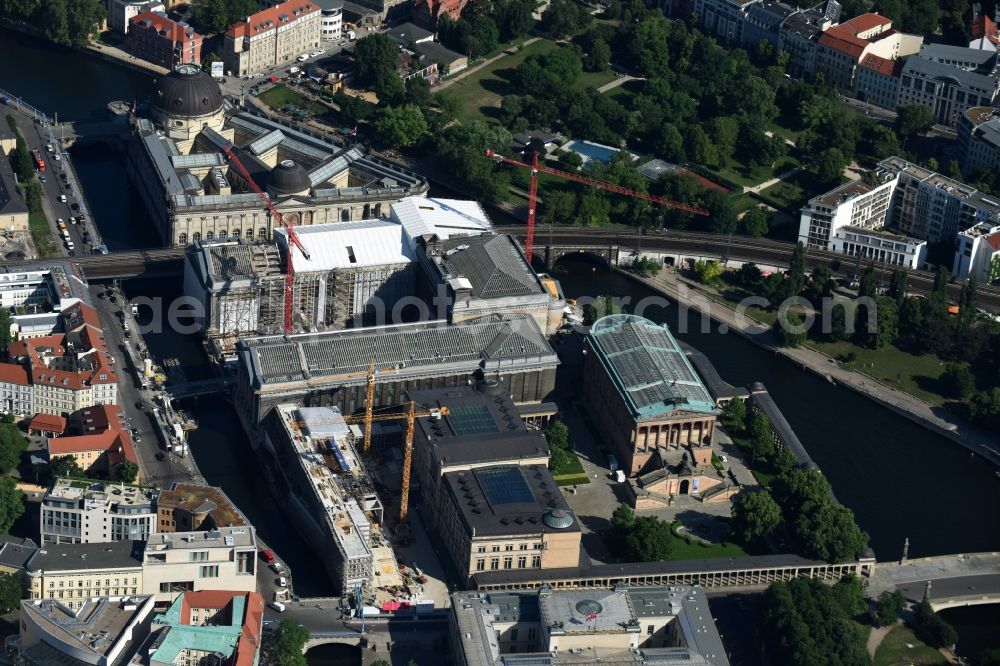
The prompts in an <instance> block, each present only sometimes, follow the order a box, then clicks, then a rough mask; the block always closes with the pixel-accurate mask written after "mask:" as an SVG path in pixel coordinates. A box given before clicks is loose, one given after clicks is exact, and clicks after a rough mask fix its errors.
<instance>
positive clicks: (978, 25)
mask: <svg viewBox="0 0 1000 666" xmlns="http://www.w3.org/2000/svg"><path fill="white" fill-rule="evenodd" d="M969 29H970V31H971V32H972V38H973V39H982V38H983V37H985V38H986V39H988V40H990V41H991V42H993V43H994V44H997V43H998V42H1000V32H998V30H997V24H996V23H994V22H993V21H992V19H990V17H989V16H980V17H978V18H974V19H972V24H971V25H970V26H969Z"/></svg>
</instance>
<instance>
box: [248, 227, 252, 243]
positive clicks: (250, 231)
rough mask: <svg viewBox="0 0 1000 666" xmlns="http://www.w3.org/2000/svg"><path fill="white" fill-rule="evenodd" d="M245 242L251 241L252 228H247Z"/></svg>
mask: <svg viewBox="0 0 1000 666" xmlns="http://www.w3.org/2000/svg"><path fill="white" fill-rule="evenodd" d="M247 240H253V227H247Z"/></svg>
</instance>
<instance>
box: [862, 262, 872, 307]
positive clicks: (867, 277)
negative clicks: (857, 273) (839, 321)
mask: <svg viewBox="0 0 1000 666" xmlns="http://www.w3.org/2000/svg"><path fill="white" fill-rule="evenodd" d="M858 296H862V297H864V296H867V297H868V298H875V262H873V261H872V262H869V263H868V266H866V267H865V272H864V273H862V274H861V279H860V280H859V281H858Z"/></svg>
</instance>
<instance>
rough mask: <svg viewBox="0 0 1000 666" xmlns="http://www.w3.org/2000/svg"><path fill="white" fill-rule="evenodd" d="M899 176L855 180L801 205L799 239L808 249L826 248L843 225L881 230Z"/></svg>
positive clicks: (886, 219)
mask: <svg viewBox="0 0 1000 666" xmlns="http://www.w3.org/2000/svg"><path fill="white" fill-rule="evenodd" d="M897 182H898V178H897V177H895V176H893V175H889V174H886V175H883V176H881V177H879V175H878V174H875V177H874V178H871V179H870V180H855V181H852V182H849V183H845V184H843V185H841V186H839V187H835V188H834V189H832V190H830V191H829V192H827V193H826V194H821V195H820V196H817V197H813V198H812V199H810V200H809V201H808V202H807V203H806V205H805V206H803V207H802V210H801V215H800V218H799V242H800V243H802V244H803V245H804V246H806V247H809V248H816V249H818V250H829V249H830V247H831V243H832V242H833V238H834V235H835V234H836V233H837V231H838V230H839V229H841V228H843V227H848V226H850V227H856V228H859V229H881V228H882V227H884V226H885V225H886V224H887V221H888V216H889V211H890V208H891V204H892V195H893V192H894V190H895V187H896V183H897Z"/></svg>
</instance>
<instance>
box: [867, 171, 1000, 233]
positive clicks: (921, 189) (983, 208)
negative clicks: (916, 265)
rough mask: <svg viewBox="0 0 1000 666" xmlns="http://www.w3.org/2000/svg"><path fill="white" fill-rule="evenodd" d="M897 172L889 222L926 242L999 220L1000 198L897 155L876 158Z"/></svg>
mask: <svg viewBox="0 0 1000 666" xmlns="http://www.w3.org/2000/svg"><path fill="white" fill-rule="evenodd" d="M879 168H880V169H882V170H884V171H887V172H894V173H896V174H898V178H899V183H898V186H897V188H896V190H895V192H894V195H893V199H892V210H891V211H890V214H889V224H890V225H892V226H894V227H896V228H898V229H899V230H900V231H902V232H903V233H905V234H907V235H910V236H913V237H915V238H921V239H924V240H927V241H930V242H936V241H943V240H948V241H950V240H953V239H954V238H955V235H956V234H958V232H960V231H963V230H965V229H971V228H973V227H975V226H976V225H978V224H981V223H998V221H1000V199H998V198H993V197H990V196H987V195H985V194H983V193H982V192H979V191H978V190H976V189H975V188H974V187H971V186H969V185H966V184H964V183H960V182H958V181H956V180H952V179H951V178H948V177H946V176H943V175H941V174H939V173H936V172H934V171H930V170H929V169H925V168H923V167H921V166H919V165H917V164H914V163H912V162H908V161H906V160H904V159H901V158H899V157H889V158H886V159H884V160H882V161H881V162H879Z"/></svg>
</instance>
